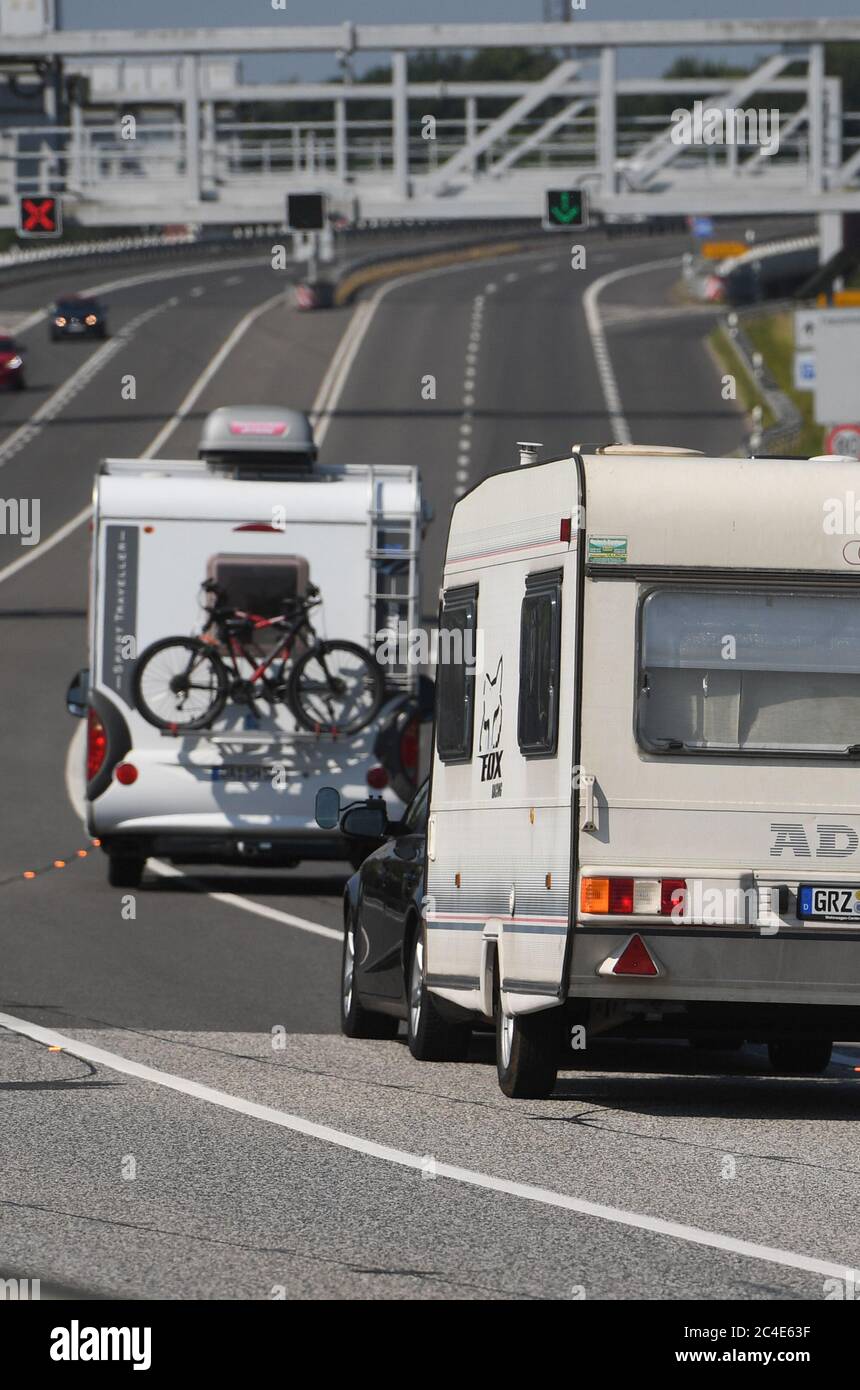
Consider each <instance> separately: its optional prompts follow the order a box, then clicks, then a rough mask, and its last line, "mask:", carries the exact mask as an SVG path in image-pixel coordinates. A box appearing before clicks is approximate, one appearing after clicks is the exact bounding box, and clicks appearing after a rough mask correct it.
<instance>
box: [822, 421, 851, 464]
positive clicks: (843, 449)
mask: <svg viewBox="0 0 860 1390" xmlns="http://www.w3.org/2000/svg"><path fill="white" fill-rule="evenodd" d="M824 452H825V454H843V455H845V456H846V457H847V458H852V459H860V425H834V426H833V429H832V430H828V431H827V435H826V437H825V440H824Z"/></svg>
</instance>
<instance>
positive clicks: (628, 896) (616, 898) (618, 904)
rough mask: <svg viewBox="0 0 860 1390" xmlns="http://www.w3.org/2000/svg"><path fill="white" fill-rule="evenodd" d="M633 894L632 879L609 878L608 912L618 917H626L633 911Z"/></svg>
mask: <svg viewBox="0 0 860 1390" xmlns="http://www.w3.org/2000/svg"><path fill="white" fill-rule="evenodd" d="M635 892H636V890H635V887H634V880H633V879H632V878H611V879H610V880H609V911H610V912H613V913H615V914H616V915H617V916H619V917H626V916H627V914H628V913H629V912H632V911H633V903H634V899H635Z"/></svg>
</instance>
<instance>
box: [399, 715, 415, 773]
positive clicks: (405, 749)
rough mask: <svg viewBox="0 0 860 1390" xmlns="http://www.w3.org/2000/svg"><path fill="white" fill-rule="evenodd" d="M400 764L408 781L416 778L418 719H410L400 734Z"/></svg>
mask: <svg viewBox="0 0 860 1390" xmlns="http://www.w3.org/2000/svg"><path fill="white" fill-rule="evenodd" d="M400 766H401V767H402V768H403V771H404V772H405V773H406V776H407V777H408V778H409V780H410V782H415V781H417V779H418V720H417V719H410V721H409V723H408V724H407V725H406V727H405V728H404V730H403V732H402V734H401V735H400Z"/></svg>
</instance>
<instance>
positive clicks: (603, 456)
mask: <svg viewBox="0 0 860 1390" xmlns="http://www.w3.org/2000/svg"><path fill="white" fill-rule="evenodd" d="M857 476H858V475H857V464H856V461H855V460H849V459H845V458H823V459H820V460H816V459H813V460H797V459H793V460H792V459H770V458H758V459H737V458H716V459H715V458H705V457H702V456H701V455H696V454H693V453H687V452H684V451H681V450H670V449H656V448H639V449H637V448H635V447H633V446H630V447H627V446H611V447H609V448H605V449H599V448H593V449H591V450H586V449H585V448H583V449H581V450H576V451H575V452H574V453H573V456H572V457H570V458H562V459H555V460H551V461H548V462H541V463H536V464H533V465H530V466H527V467H521V468H519V469H514V470H512V471H510V472H504V473H500V474H497V475H496V476H493V477H489V478H487V479H485V480H484V481H483V482H481V483H479V484H478V485H477V486H476V487H474V488H473V489H472V491H471V492H470V493H468V494H467V495H466V496H465V497H463V498H462V499H461V500H460V501H458V502H457V504H456V506H455V507H454V510H453V516H452V519H451V526H450V533H449V538H448V547H447V556H446V561H445V570H444V588H443V603H442V616H441V618H440V625H441V627H442V628H444V629H448V630H461V631H464V632H465V633H466V634H467V636H468V634H470V633H472V632H474V633H476V634H477V638H478V640H477V642H476V653H477V655H476V662H475V665H474V667H473V668H472V669H471V670H470V669H469V667H468V665H467V664H463V663H457V662H453V663H449V664H447V665H445V664H440V666H439V668H438V673H437V696H436V724H435V746H434V759H433V766H432V783H431V791H430V814H429V821H428V833H427V881H426V887H427V903H426V909H425V911H426V931H425V964H424V984H425V990H424V996H425V1000H426V1003H427V1005H428V1006H429V1007H430V1009H431V1010H433V1011H434V1017H435V1021H436V1023H437V1024H439V1025H440V1026H442V1027H444V1020H445V1019H446V1018H447V1019H449V1020H450V1021H451V1023H452V1025H453V1027H455V1028H456V1021H457V1020H460V1021H462V1020H463V1019H466V1018H469V1017H471V1018H472V1020H475V1019H476V1018H477V1019H479V1020H489V1019H490V1018H492V1017H493V1016H494V1015H495V1018H496V1024H497V1027H496V1033H497V1051H498V1069H499V1077H500V1082H501V1085H502V1089H503V1090H504V1091H505V1092H506V1094H508V1095H519V1096H537V1095H546V1094H548V1093H549V1091H550V1090H551V1089H552V1086H553V1084H554V1082H555V1078H556V1072H557V1068H558V1067H559V1066H565V1065H567V1066H569V1067H570V1066H574V1065H576V1059H577V1057H579V1058H580V1059H581V1058H582V1052H581V1051H578V1050H577V1049H578V1048H579V1047H580V1046H581V1045H582V1043H583V1041H585V1042H586V1043H587V1040H588V1039H589V1038H591V1037H592V1036H594V1035H595V1034H597V1033H601V1032H607V1031H611V1030H615V1031H622V1032H626V1033H627V1034H628V1035H633V1036H642V1035H647V1034H648V1033H649V1032H651V1033H654V1034H657V1035H660V1036H675V1037H687V1038H689V1039H690V1040H691V1041H693V1042H694V1043H695V1042H699V1043H705V1044H706V1045H708V1046H712V1045H715V1044H720V1045H722V1046H724V1047H732V1046H739V1045H740V1043H741V1041H743V1040H747V1041H751V1042H764V1043H767V1044H769V1046H770V1056H771V1063H772V1065H773V1066H774V1068H775V1069H776V1070H777V1071H782V1072H795V1073H801V1072H803V1073H813V1072H817V1071H821V1070H823V1068H824V1067H825V1066H826V1065H827V1063H828V1060H829V1057H830V1048H831V1040H832V1039H833V1038H836V1037H842V1038H852V1037H853V1038H857V1037H858V1036H860V520H858V519H857V518H860V505H856V504H855V497H860V489H858V487H857ZM465 646H466V650H467V652H468V649H469V643H468V641H467V642H466V644H465ZM441 650H442V649H441V646H440V652H441ZM460 1031H462V1028H461V1030H460ZM571 1041H572V1042H573V1048H572V1049H571Z"/></svg>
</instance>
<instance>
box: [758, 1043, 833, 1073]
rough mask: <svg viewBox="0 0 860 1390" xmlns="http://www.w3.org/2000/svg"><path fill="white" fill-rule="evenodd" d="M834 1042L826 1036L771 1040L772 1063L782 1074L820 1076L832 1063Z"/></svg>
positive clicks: (769, 1049)
mask: <svg viewBox="0 0 860 1390" xmlns="http://www.w3.org/2000/svg"><path fill="white" fill-rule="evenodd" d="M832 1051H833V1043H832V1042H828V1041H827V1040H826V1039H824V1038H800V1039H798V1040H797V1041H794V1040H792V1039H783V1040H780V1041H779V1042H770V1043H768V1045H767V1053H768V1057H769V1058H770V1065H771V1067H772V1068H773V1070H774V1071H775V1072H778V1073H780V1074H781V1075H782V1076H820V1075H821V1073H822V1072H823V1071H826V1070H827V1068H828V1066H829V1065H830V1054H831V1053H832Z"/></svg>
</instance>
